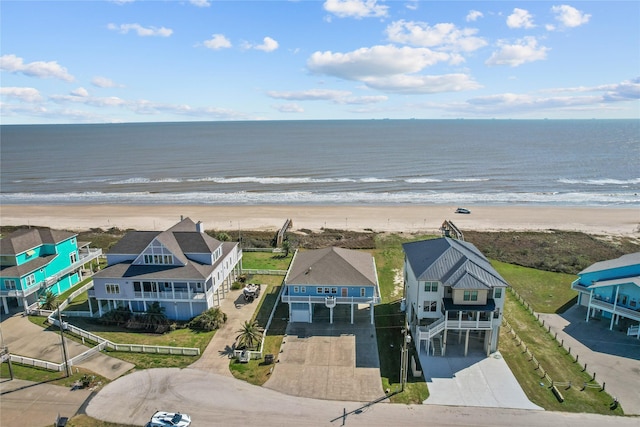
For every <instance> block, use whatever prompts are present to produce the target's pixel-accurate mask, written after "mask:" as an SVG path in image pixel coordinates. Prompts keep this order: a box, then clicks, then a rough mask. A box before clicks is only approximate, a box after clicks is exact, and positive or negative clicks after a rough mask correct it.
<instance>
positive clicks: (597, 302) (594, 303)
mask: <svg viewBox="0 0 640 427" xmlns="http://www.w3.org/2000/svg"><path fill="white" fill-rule="evenodd" d="M589 304H590V306H591V307H593V308H598V309H600V310H604V311H606V312H609V313H614V314H619V315H620V316H623V317H626V318H628V319H631V320H637V321H639V322H640V311H639V310H638V309H636V310H633V309H631V308H626V307H621V306H619V305H618V306H615V307H614V305H613V304H612V303H610V302H606V301H603V300H601V299H598V298H596V297H595V296H594V298H592V299H591V301H590V303H589Z"/></svg>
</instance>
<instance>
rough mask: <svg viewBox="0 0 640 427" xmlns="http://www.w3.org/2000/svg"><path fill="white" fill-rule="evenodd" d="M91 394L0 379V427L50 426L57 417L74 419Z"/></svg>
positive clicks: (89, 391)
mask: <svg viewBox="0 0 640 427" xmlns="http://www.w3.org/2000/svg"><path fill="white" fill-rule="evenodd" d="M91 393H92V391H91V390H83V389H79V390H71V387H62V386H58V385H52V384H46V383H34V382H31V381H25V380H18V379H14V380H9V379H3V380H1V381H0V425H2V426H17V425H20V426H25V427H42V426H50V425H53V423H54V421H55V420H56V417H57V416H58V414H60V416H62V417H67V418H71V417H72V416H74V415H75V414H76V413H77V412H78V410H79V409H80V408H81V407H82V405H83V404H84V403H85V401H86V400H87V398H88V397H89V396H90V395H91Z"/></svg>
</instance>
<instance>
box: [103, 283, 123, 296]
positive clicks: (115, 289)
mask: <svg viewBox="0 0 640 427" xmlns="http://www.w3.org/2000/svg"><path fill="white" fill-rule="evenodd" d="M105 290H106V291H107V293H108V294H119V293H120V285H118V284H115V283H107V284H106V285H105Z"/></svg>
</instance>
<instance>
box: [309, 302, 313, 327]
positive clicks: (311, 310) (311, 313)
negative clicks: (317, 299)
mask: <svg viewBox="0 0 640 427" xmlns="http://www.w3.org/2000/svg"><path fill="white" fill-rule="evenodd" d="M309 323H313V304H312V303H311V297H309Z"/></svg>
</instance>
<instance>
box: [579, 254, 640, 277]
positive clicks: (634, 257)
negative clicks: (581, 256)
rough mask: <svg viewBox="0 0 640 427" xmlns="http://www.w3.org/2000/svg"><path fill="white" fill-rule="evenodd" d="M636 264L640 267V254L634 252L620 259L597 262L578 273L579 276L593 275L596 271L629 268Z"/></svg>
mask: <svg viewBox="0 0 640 427" xmlns="http://www.w3.org/2000/svg"><path fill="white" fill-rule="evenodd" d="M635 264H639V265H640V252H634V253H630V254H626V255H622V256H621V257H619V258H615V259H610V260H606V261H600V262H596V263H594V264H591V265H590V266H589V267H587V268H585V269H584V270H582V271H581V272H580V273H578V275H581V274H586V273H593V272H595V271H602V270H611V269H614V268H618V267H627V266H630V265H635Z"/></svg>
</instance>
